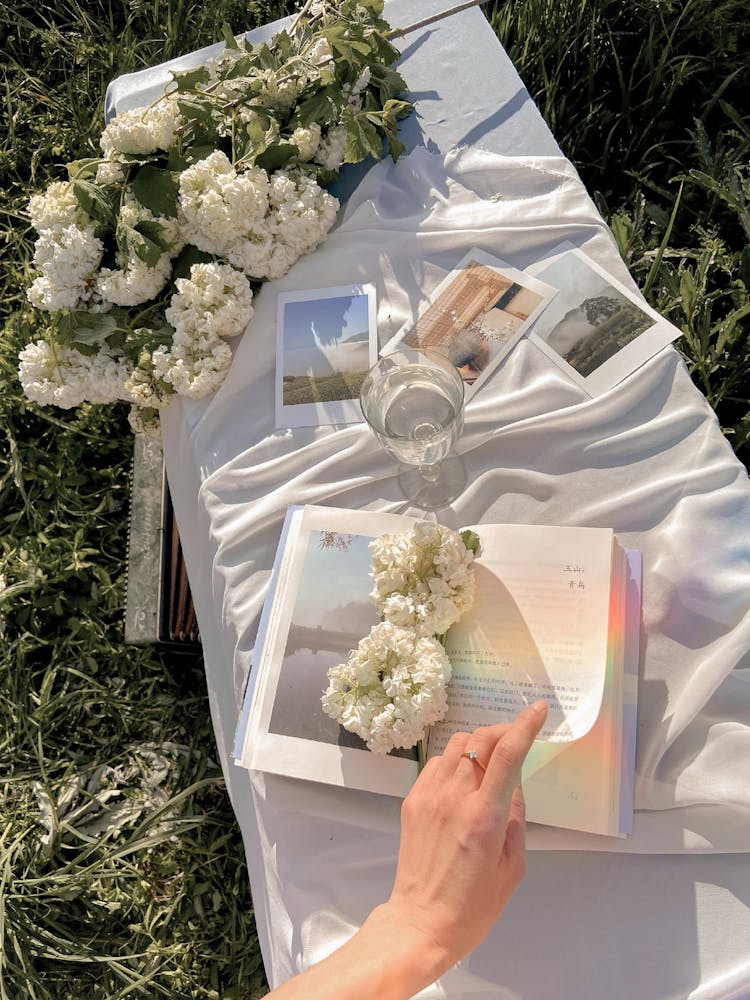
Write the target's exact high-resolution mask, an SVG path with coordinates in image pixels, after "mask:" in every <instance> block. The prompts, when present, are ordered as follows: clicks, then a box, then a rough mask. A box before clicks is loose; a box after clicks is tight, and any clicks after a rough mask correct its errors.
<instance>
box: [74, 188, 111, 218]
mask: <svg viewBox="0 0 750 1000" xmlns="http://www.w3.org/2000/svg"><path fill="white" fill-rule="evenodd" d="M73 193H74V195H75V196H76V200H77V201H78V204H79V205H80V206H81V208H82V209H83V210H84V212H86V213H87V214H88V215H90V216H91V218H92V219H96V220H97V221H98V222H103V223H105V224H108V225H111V226H114V224H115V221H116V214H115V205H116V202H117V199H118V195H117V192H116V191H111V190H107V189H106V188H104V187H100V186H99V185H98V184H94V183H93V181H87V180H74V181H73Z"/></svg>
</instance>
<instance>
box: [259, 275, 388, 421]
mask: <svg viewBox="0 0 750 1000" xmlns="http://www.w3.org/2000/svg"><path fill="white" fill-rule="evenodd" d="M346 296H350V297H351V298H355V297H366V298H367V327H368V348H367V357H368V368H372V366H373V365H374V364H375V362H376V361H377V357H378V328H377V301H376V292H375V285H374V284H371V283H369V282H367V283H362V284H360V283H354V284H350V285H336V286H333V287H331V288H306V289H299V290H295V291H289V292H279V294H278V297H277V304H276V376H275V404H276V426H277V428H279V429H282V428H287V427H317V426H320V425H325V424H352V423H357V422H359V421H361V420H363V419H364V418H363V416H362V410H361V408H360V405H359V399H358V398H356V399H337V400H331V401H329V402H325V403H296V404H292V405H290V404H286V403H284V311H285V309H286V307H287V305H288V304H290V303H292V302H314V301H318V300H320V299H336V298H344V297H346Z"/></svg>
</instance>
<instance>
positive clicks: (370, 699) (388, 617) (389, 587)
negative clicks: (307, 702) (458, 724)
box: [321, 521, 479, 763]
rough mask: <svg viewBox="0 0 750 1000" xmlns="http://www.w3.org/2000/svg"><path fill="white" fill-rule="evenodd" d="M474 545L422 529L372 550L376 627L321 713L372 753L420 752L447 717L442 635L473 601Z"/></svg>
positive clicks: (332, 683) (430, 527) (342, 669)
mask: <svg viewBox="0 0 750 1000" xmlns="http://www.w3.org/2000/svg"><path fill="white" fill-rule="evenodd" d="M478 546H479V538H478V537H477V535H475V534H474V532H472V531H463V532H461V533H459V532H457V531H452V530H451V529H450V528H445V527H443V526H442V525H439V524H432V523H428V522H426V521H420V522H418V523H417V524H415V526H414V528H413V529H412V530H411V531H410V532H406V533H404V534H395V535H381V537H380V538H376V539H375V540H374V541H372V542H371V543H370V552H371V553H372V563H373V566H372V577H373V581H374V587H373V590H372V593H371V595H370V596H371V597H372V598H373V600H374V601H375V603H376V604H377V607H378V610H379V612H380V616H381V618H383V619H384V620H383V621H381V622H380V623H379V624H378V625H375V626H373V628H372V629H371V630H370V634H369V635H368V636H366V637H365V638H364V639H362V640H361V641H360V643H359V645H358V646H357V648H356V649H355V650H353V651H352V652H351V653H350V655H349V659H348V660H347V662H346V663H340V664H338V665H337V666H334V667H331V668H330V670H329V671H328V680H329V684H328V687H327V689H326V690H325V691H324V693H323V697H322V699H321V703H322V705H323V711H324V712H325V713H326V715H328V716H330V718H332V719H335V720H336V721H337V722H338V723H340V724H341V725H342V726H343V727H344V729H347V730H349V731H350V732H352V733H356V734H357V735H358V736H360V737H361V738H362V739H363V740H364V741H365V742H366V743H367V746H368V748H369V749H370V750H372V751H374V752H375V753H388V752H389V751H390V750H393V749H394V748H396V747H404V748H409V747H413V746H415V745H416V746H417V747H418V748H420V763H423V761H422V755H421V741H422V738H423V737H424V733H425V730H426V729H427V728H428V726H431V725H433V724H434V723H436V722H439V721H440V720H441V719H442V718H443V717H444V716H445V713H446V710H447V707H448V703H447V700H446V688H447V685H448V681H449V680H450V678H451V665H450V660H449V659H448V657H447V655H446V652H445V648H444V646H443V644H442V643H443V640H444V638H445V633H446V632H447V631H448V629H449V628H450V627H451V625H453V624H454V623H455V622H457V621H458V619H459V618H460V617H461V615H462V614H463V613H464V612H465V611H466V610H468V609H469V608H470V607H471V605H472V603H473V601H474V567H473V566H472V562H473V559H474V553H475V552H476V551H477V548H478Z"/></svg>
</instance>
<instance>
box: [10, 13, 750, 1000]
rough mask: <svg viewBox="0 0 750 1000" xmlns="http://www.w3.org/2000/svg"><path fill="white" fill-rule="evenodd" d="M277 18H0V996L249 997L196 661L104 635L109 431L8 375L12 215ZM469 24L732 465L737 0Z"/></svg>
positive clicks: (116, 558)
mask: <svg viewBox="0 0 750 1000" xmlns="http://www.w3.org/2000/svg"><path fill="white" fill-rule="evenodd" d="M284 6H285V5H284V4H283V3H274V2H255V3H250V4H246V3H242V2H238V0H215V2H214V3H212V4H203V3H196V2H190V0H151V2H146V0H130V2H128V0H92V2H91V3H86V4H83V3H78V2H76V0H66V2H62V3H55V4H52V3H51V0H47V2H44V0H43V2H42V3H39V4H36V5H31V4H24V3H21V4H11V3H10V2H9V0H0V34H1V35H2V36H4V37H5V38H6V42H5V51H4V59H3V63H2V66H1V67H0V72H1V73H2V83H3V90H4V98H5V100H4V105H3V108H4V110H3V114H4V119H3V122H2V128H1V129H0V192H1V193H0V199H1V200H0V263H1V264H2V267H1V268H0V292H1V293H2V294H0V309H2V323H3V329H4V332H3V338H2V349H1V350H0V381H1V382H2V385H1V386H0V390H1V391H0V408H1V410H2V416H1V418H0V455H1V456H2V459H1V464H0V483H1V484H2V488H1V489H0V519H2V530H1V531H0V545H2V557H1V558H2V565H0V573H2V581H0V634H1V638H2V643H1V644H0V719H1V720H2V722H0V815H1V816H2V822H0V939H1V940H0V1000H6V998H7V1000H10V998H12V1000H24V998H27V997H28V998H38V1000H49V998H55V1000H79V998H80V997H85V996H91V997H92V998H97V997H102V998H104V997H106V998H119V997H125V996H127V997H135V996H140V997H148V998H152V997H161V996H164V997H177V998H179V997H186V998H187V997H191V998H208V997H222V998H231V997H233V996H235V997H243V998H247V997H253V996H259V995H261V994H262V993H263V991H264V979H263V974H262V969H261V967H260V957H259V953H258V945H257V939H256V937H255V932H254V925H253V919H252V902H251V899H250V893H249V888H248V885H247V876H246V872H245V868H244V861H243V852H242V846H241V843H240V838H239V835H238V832H237V829H236V826H235V824H234V822H233V817H232V813H231V810H230V808H229V805H228V802H227V799H226V795H225V791H224V788H223V784H222V781H221V776H220V772H219V768H218V767H217V765H216V762H215V758H214V745H213V735H212V732H211V726H210V721H209V717H208V706H207V699H206V695H205V690H204V685H203V679H202V671H201V664H200V661H199V660H197V659H196V658H195V657H191V656H184V657H179V658H178V657H175V656H161V655H159V654H157V653H156V652H154V651H152V650H137V649H134V648H132V647H126V646H125V645H124V644H123V641H122V607H123V592H124V566H125V545H126V525H127V509H128V470H129V465H130V456H131V440H130V435H129V432H128V430H127V426H126V421H125V417H124V413H123V412H120V411H117V410H113V411H109V412H106V413H105V412H100V411H98V410H96V409H92V408H89V407H83V408H81V409H80V410H79V411H77V412H75V413H68V412H63V411H54V412H52V411H42V410H40V409H38V408H37V407H35V406H32V405H31V404H28V403H27V402H26V401H25V400H24V398H23V396H22V394H21V392H20V389H19V386H18V384H17V381H16V374H15V370H16V354H17V351H18V349H19V348H20V347H21V346H23V344H24V343H25V342H26V341H27V340H28V339H29V338H30V336H32V335H33V326H32V325H31V324H32V322H33V321H32V320H31V318H30V316H29V314H28V312H27V310H26V309H25V299H24V284H25V261H27V260H28V258H29V255H30V249H31V236H32V234H31V233H30V231H29V228H28V225H27V222H26V220H25V217H24V214H23V208H24V205H25V202H26V201H27V199H28V194H29V191H30V190H38V189H41V188H42V187H43V186H44V185H45V184H46V183H47V182H48V181H49V180H51V179H56V178H58V177H60V176H61V174H62V171H61V165H62V164H64V163H65V162H67V161H69V160H73V159H77V158H80V157H84V156H87V155H92V154H94V153H95V151H96V142H97V138H98V135H99V133H100V130H101V126H102V98H103V94H104V89H105V87H106V84H107V82H108V81H109V80H110V79H111V78H113V77H114V76H116V75H118V74H119V73H122V72H127V71H130V70H133V69H137V68H139V67H141V66H144V65H149V64H154V63H158V62H161V61H162V60H164V59H167V58H169V57H171V56H175V55H177V54H179V53H180V52H183V51H188V50H190V49H193V48H196V47H198V46H202V45H204V44H207V43H209V42H211V41H213V40H215V39H216V38H218V37H219V35H220V26H221V23H222V22H223V21H225V20H227V21H229V22H230V23H231V24H232V26H233V27H234V28H235V29H236V30H239V29H240V28H243V27H251V26H252V25H254V24H257V23H261V22H262V21H266V20H270V19H272V18H275V17H277V16H280V15H281V14H282V13H283V12H284ZM486 10H487V12H488V14H489V16H490V17H491V18H492V22H493V24H494V25H495V27H496V30H497V32H498V34H499V36H500V37H501V39H502V41H503V42H504V44H505V45H506V47H507V48H508V50H509V51H510V53H511V55H512V57H513V58H514V60H515V61H516V63H517V65H518V67H519V70H520V72H521V74H522V76H523V78H524V80H525V82H526V84H527V86H528V87H529V89H530V90H531V92H532V94H533V96H534V98H535V99H536V100H537V102H538V104H539V106H540V108H541V109H542V112H543V114H544V115H545V117H546V118H547V120H548V121H549V123H550V124H551V126H552V128H553V130H554V132H555V134H556V136H557V138H558V141H559V142H560V144H561V145H562V148H563V149H564V150H565V152H566V153H567V154H568V155H569V156H570V157H571V159H572V160H573V161H574V162H575V163H576V165H577V166H578V168H579V170H580V172H581V175H582V177H583V179H584V181H585V182H586V184H587V186H588V187H589V190H590V191H591V192H592V193H594V194H595V195H596V197H597V199H598V202H599V204H600V206H601V208H602V211H603V212H604V214H605V215H606V216H607V218H608V219H609V220H610V222H611V224H612V227H613V230H614V232H615V235H616V236H617V239H618V242H619V245H620V248H621V250H622V253H623V256H624V258H625V260H626V262H627V263H628V265H629V266H630V268H631V270H632V273H633V274H634V276H635V277H636V279H637V280H638V281H639V283H640V284H641V286H642V287H644V289H645V291H646V293H647V296H648V298H649V300H650V301H651V302H652V304H653V305H654V306H656V308H658V309H660V310H662V311H663V312H664V313H665V314H666V315H667V316H668V317H669V318H670V319H672V320H673V321H674V322H675V323H677V325H678V326H680V328H681V329H682V330H683V331H684V336H683V338H682V340H681V341H680V345H679V346H680V348H681V350H682V351H683V352H684V354H685V357H686V360H687V363H688V365H689V367H690V370H691V373H692V375H693V378H694V379H695V381H696V383H697V384H698V385H699V386H700V388H701V389H702V390H703V391H704V392H705V393H706V396H707V397H708V399H709V401H710V402H711V404H712V405H713V406H714V407H715V409H716V412H717V415H718V417H719V419H720V421H721V423H722V426H723V427H724V428H725V431H726V432H727V434H728V435H729V440H730V441H731V442H732V444H733V445H734V447H735V449H736V451H737V454H738V455H739V456H740V457H742V458H743V459H744V460H747V456H748V430H749V429H750V419H749V418H748V398H747V397H748V393H747V388H746V385H747V382H748V369H749V368H750V362H749V359H748V313H750V298H749V297H748V285H749V284H750V251H748V241H749V240H750V207H748V206H749V205H750V176H749V173H748V166H747V163H748V158H749V156H750V123H749V122H748V118H747V116H746V114H745V112H746V109H747V94H748V92H750V88H749V87H748V84H749V83H750V79H748V77H749V75H750V68H749V67H748V60H747V53H748V51H749V50H750V45H748V42H749V41H750V37H749V35H750V22H748V19H747V17H746V13H745V3H744V0H716V2H714V3H708V2H704V0H680V2H679V3H678V2H677V0H674V2H673V0H625V2H619V0H618V2H617V3H615V2H614V0H597V2H594V0H577V2H575V3H573V2H571V0H524V2H523V3H512V2H510V0H507V2H502V3H500V2H495V3H491V4H488V5H487V7H486Z"/></svg>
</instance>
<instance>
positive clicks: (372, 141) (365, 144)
mask: <svg viewBox="0 0 750 1000" xmlns="http://www.w3.org/2000/svg"><path fill="white" fill-rule="evenodd" d="M342 122H343V124H344V126H345V128H346V150H345V152H344V162H345V163H359V162H360V161H361V160H364V159H365V157H367V156H374V157H375V159H376V160H379V159H381V157H382V154H383V143H382V140H381V138H380V135H379V133H378V130H377V129H376V128H375V126H374V125H373V124H372V122H370V121H368V119H367V114H366V113H364V112H360V113H359V114H355V113H354V112H353V111H352V109H351V108H349V107H345V108H344V110H343V113H342Z"/></svg>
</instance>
